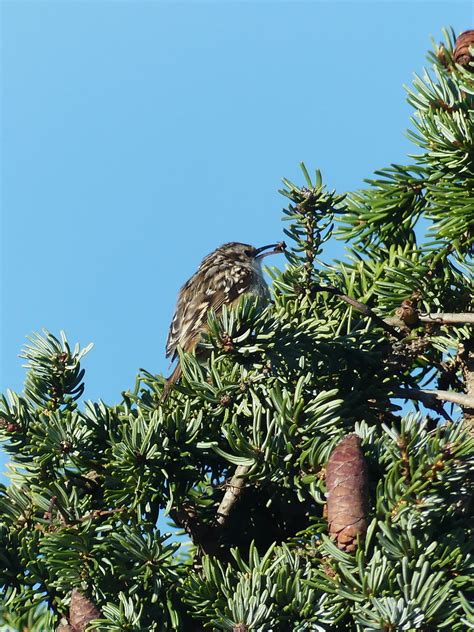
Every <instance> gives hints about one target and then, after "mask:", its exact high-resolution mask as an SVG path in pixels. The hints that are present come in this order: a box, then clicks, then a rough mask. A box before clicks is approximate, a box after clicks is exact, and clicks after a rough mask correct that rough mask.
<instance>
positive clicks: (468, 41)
mask: <svg viewBox="0 0 474 632" xmlns="http://www.w3.org/2000/svg"><path fill="white" fill-rule="evenodd" d="M470 46H474V30H470V31H464V33H461V35H460V36H459V37H458V38H457V40H456V47H455V49H454V54H453V58H454V61H455V62H456V63H457V64H460V65H461V66H464V67H465V68H469V67H470V66H469V62H472V61H474V57H473V55H472V54H471V53H470V51H469V47H470ZM471 70H474V69H473V68H472V66H471Z"/></svg>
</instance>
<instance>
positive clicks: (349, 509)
mask: <svg viewBox="0 0 474 632" xmlns="http://www.w3.org/2000/svg"><path fill="white" fill-rule="evenodd" d="M367 483H368V481H367V465H366V462H365V459H364V455H363V453H362V450H361V447H360V439H359V437H358V436H357V435H355V434H351V435H348V436H347V437H344V439H343V440H342V441H340V442H339V444H338V445H337V446H336V447H335V448H334V450H333V451H332V453H331V456H330V457H329V460H328V463H327V469H326V487H327V517H328V523H329V535H330V536H331V537H332V538H333V539H334V540H336V544H337V546H338V548H340V549H342V550H343V551H347V552H348V553H351V552H353V551H355V550H356V548H357V536H358V535H359V536H364V535H365V532H366V531H367Z"/></svg>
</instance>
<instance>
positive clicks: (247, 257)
mask: <svg viewBox="0 0 474 632" xmlns="http://www.w3.org/2000/svg"><path fill="white" fill-rule="evenodd" d="M285 248H286V244H285V242H284V241H281V242H279V243H276V244H269V245H268V246H262V247H260V248H255V247H254V246H251V245H250V244H242V243H239V242H235V241H232V242H229V243H227V244H223V245H222V246H219V248H216V250H214V251H213V252H211V253H210V254H208V255H207V257H205V258H204V259H203V260H202V262H201V265H200V266H199V268H198V269H197V270H196V272H195V273H194V274H193V275H192V277H191V278H190V279H188V281H186V283H185V284H184V285H183V287H182V288H181V290H180V291H179V294H178V300H177V303H176V309H175V313H174V316H173V319H172V321H171V325H170V329H169V333H168V339H167V342H166V357H167V358H171V362H173V361H174V360H176V359H178V364H177V365H176V367H175V369H174V371H173V372H172V374H171V375H170V377H169V378H168V379H167V382H166V385H165V388H164V391H163V396H162V399H163V400H164V399H166V398H167V396H168V394H169V392H170V390H171V387H172V385H173V384H174V383H175V382H176V381H177V380H178V379H179V378H180V376H181V365H180V363H179V358H178V348H180V349H182V350H183V351H185V352H187V353H190V352H192V351H193V350H194V349H195V347H196V345H197V343H198V342H199V339H200V336H201V333H202V332H204V331H206V329H207V314H208V312H209V310H211V309H212V310H214V312H215V313H217V314H218V313H219V312H220V311H221V310H222V307H223V305H229V306H232V305H234V304H236V303H237V301H238V300H239V299H240V297H241V296H242V295H243V294H250V295H253V296H256V297H258V298H260V299H263V300H264V301H269V300H270V293H269V290H268V286H267V284H266V282H265V279H264V278H263V271H262V260H263V259H264V258H265V257H267V256H269V255H273V254H276V253H281V252H284V250H285Z"/></svg>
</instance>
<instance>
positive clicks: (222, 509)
mask: <svg viewBox="0 0 474 632" xmlns="http://www.w3.org/2000/svg"><path fill="white" fill-rule="evenodd" d="M248 471H249V466H248V465H238V466H237V467H236V468H235V474H234V476H233V477H232V478H231V479H230V481H229V482H228V483H226V491H225V494H224V497H223V498H222V500H221V504H220V505H219V508H218V510H217V523H218V524H220V525H221V526H223V525H224V524H225V523H226V522H227V519H228V517H229V515H230V513H231V511H232V508H233V506H234V504H235V503H236V502H237V501H238V500H239V497H240V494H241V493H242V490H243V488H244V486H245V478H244V477H245V474H247V472H248Z"/></svg>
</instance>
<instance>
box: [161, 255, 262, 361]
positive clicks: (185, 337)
mask: <svg viewBox="0 0 474 632" xmlns="http://www.w3.org/2000/svg"><path fill="white" fill-rule="evenodd" d="M252 277H253V270H252V269H251V268H246V267H243V266H229V268H228V269H222V267H221V268H220V269H219V268H218V267H217V266H209V267H208V268H207V269H206V270H198V272H197V273H196V274H195V275H194V276H192V277H191V278H190V279H189V281H188V282H187V283H185V285H183V287H182V288H181V291H180V293H179V297H178V303H177V305H176V311H175V314H174V316H173V320H172V321H171V326H170V330H169V334H168V340H167V343H166V357H169V356H172V359H173V360H174V358H175V357H176V355H177V348H178V345H179V346H180V347H181V348H182V349H184V350H185V351H191V350H192V348H193V347H194V344H195V342H196V337H197V335H198V334H199V332H201V331H202V330H203V329H205V326H206V323H207V312H208V311H209V310H210V309H213V310H214V311H215V312H218V311H219V310H220V309H221V308H222V306H223V305H224V304H228V303H232V302H233V301H235V300H236V299H237V298H238V297H239V296H240V295H241V294H243V293H245V292H246V291H247V290H248V288H249V286H250V285H251V283H252Z"/></svg>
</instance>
